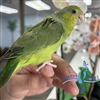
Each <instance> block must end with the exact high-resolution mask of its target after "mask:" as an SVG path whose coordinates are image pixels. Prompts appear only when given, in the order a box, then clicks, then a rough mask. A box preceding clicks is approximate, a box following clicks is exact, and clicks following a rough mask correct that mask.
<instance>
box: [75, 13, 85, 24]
mask: <svg viewBox="0 0 100 100" xmlns="http://www.w3.org/2000/svg"><path fill="white" fill-rule="evenodd" d="M84 21H85V16H84V14H82V15H79V16H78V20H77V23H76V24H77V25H79V24H81V23H83V22H84Z"/></svg>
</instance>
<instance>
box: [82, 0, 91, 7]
mask: <svg viewBox="0 0 100 100" xmlns="http://www.w3.org/2000/svg"><path fill="white" fill-rule="evenodd" d="M83 2H84V3H86V5H88V6H89V5H91V4H92V0H83Z"/></svg>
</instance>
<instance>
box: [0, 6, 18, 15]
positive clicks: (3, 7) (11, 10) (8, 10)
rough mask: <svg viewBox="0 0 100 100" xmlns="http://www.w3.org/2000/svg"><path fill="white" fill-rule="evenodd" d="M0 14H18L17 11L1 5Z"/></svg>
mask: <svg viewBox="0 0 100 100" xmlns="http://www.w3.org/2000/svg"><path fill="white" fill-rule="evenodd" d="M0 12H2V13H6V14H13V13H18V10H17V9H14V8H10V7H6V6H3V5H0Z"/></svg>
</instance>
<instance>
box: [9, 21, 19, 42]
mask: <svg viewBox="0 0 100 100" xmlns="http://www.w3.org/2000/svg"><path fill="white" fill-rule="evenodd" d="M16 23H17V20H14V21H10V20H9V21H8V29H9V30H10V31H11V32H12V43H13V42H14V31H15V29H16V27H17V25H16Z"/></svg>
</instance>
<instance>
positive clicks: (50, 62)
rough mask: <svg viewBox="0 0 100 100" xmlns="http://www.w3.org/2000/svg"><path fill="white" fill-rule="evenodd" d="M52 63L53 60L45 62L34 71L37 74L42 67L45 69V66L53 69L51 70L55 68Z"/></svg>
mask: <svg viewBox="0 0 100 100" xmlns="http://www.w3.org/2000/svg"><path fill="white" fill-rule="evenodd" d="M52 62H53V60H51V61H47V62H45V63H43V64H42V65H41V66H39V68H37V69H36V71H37V72H39V71H40V69H41V68H43V67H45V66H46V65H49V66H51V67H53V68H56V67H57V65H55V64H52Z"/></svg>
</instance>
